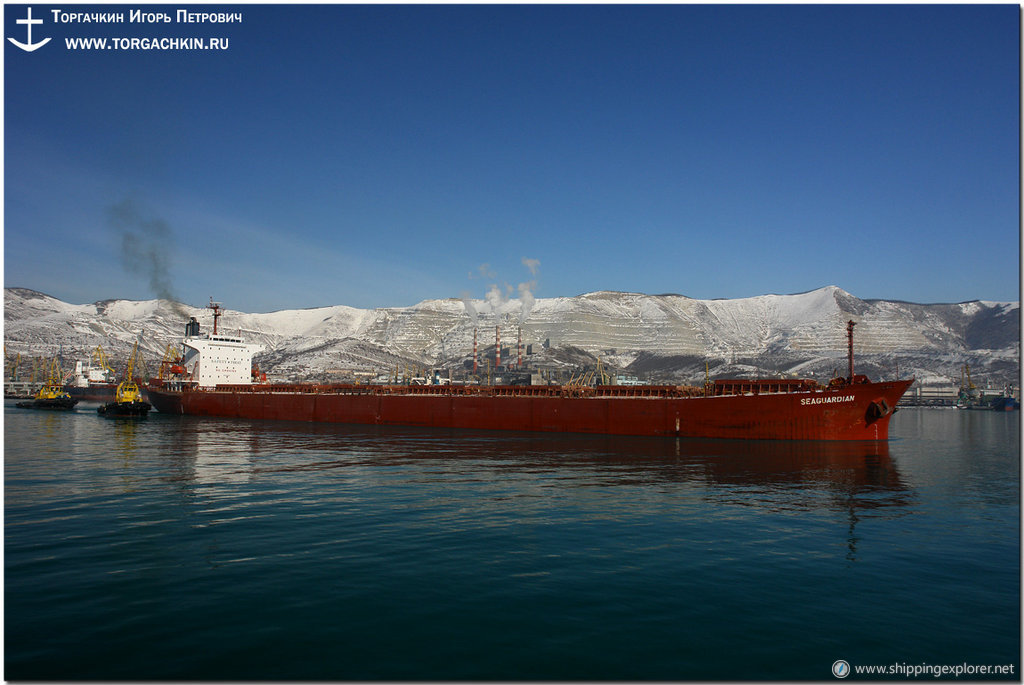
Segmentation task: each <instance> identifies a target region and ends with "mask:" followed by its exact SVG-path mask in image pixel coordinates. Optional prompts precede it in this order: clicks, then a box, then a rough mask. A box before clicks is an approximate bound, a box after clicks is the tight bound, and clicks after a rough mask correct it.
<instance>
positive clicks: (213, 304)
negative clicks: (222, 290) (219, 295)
mask: <svg viewBox="0 0 1024 685" xmlns="http://www.w3.org/2000/svg"><path fill="white" fill-rule="evenodd" d="M207 309H212V310H213V334H214V335H217V319H219V318H220V315H221V311H220V302H214V301H213V297H211V298H210V304H209V305H208V306H207Z"/></svg>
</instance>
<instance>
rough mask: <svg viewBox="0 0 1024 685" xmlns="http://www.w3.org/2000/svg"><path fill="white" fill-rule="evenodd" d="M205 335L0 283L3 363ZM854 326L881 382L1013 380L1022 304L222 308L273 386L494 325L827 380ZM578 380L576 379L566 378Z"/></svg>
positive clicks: (772, 300) (417, 358)
mask: <svg viewBox="0 0 1024 685" xmlns="http://www.w3.org/2000/svg"><path fill="white" fill-rule="evenodd" d="M189 316H194V317H196V318H197V319H198V320H199V321H200V322H201V324H202V325H203V326H204V330H209V329H210V327H211V326H212V316H211V312H210V310H209V309H206V308H203V307H189V306H185V305H180V304H177V303H170V302H167V301H164V300H148V301H142V302H138V301H129V300H112V301H103V302H97V303H95V304H86V305H75V304H67V303H65V302H61V301H60V300H57V299H54V298H52V297H49V296H47V295H44V294H42V293H38V292H34V291H31V290H25V289H20V288H6V289H5V290H4V324H5V325H4V342H5V350H6V355H7V357H8V359H12V358H15V357H16V355H18V354H20V355H21V356H22V358H23V359H24V358H28V357H37V356H38V357H43V356H52V355H54V354H56V353H57V352H58V351H59V352H60V354H61V355H62V358H63V359H64V360H67V361H70V360H76V359H87V358H88V357H89V355H90V353H91V351H92V350H93V349H94V348H95V347H96V346H98V345H101V346H103V348H104V349H105V350H106V352H107V353H108V355H110V356H111V357H112V358H114V359H115V360H117V359H123V358H125V357H126V356H127V353H128V350H129V349H130V348H131V345H132V344H133V343H134V342H135V341H136V340H138V341H139V343H140V349H142V350H143V352H144V356H145V357H146V359H147V360H148V362H149V368H150V370H151V371H155V369H156V366H157V364H158V362H159V360H160V359H161V358H162V356H163V354H164V352H165V350H166V348H167V346H168V345H169V344H171V345H173V344H177V343H178V342H179V341H180V339H181V337H182V332H183V330H184V324H185V322H186V320H187V317H189ZM849 319H853V320H854V321H856V322H857V327H856V331H855V344H856V352H857V371H858V372H863V373H867V374H868V375H870V376H872V377H876V378H879V377H881V378H892V377H894V376H895V375H896V373H897V369H898V373H899V375H900V376H903V377H906V376H909V375H916V376H917V377H918V378H919V379H922V380H928V379H935V380H939V379H943V378H945V379H956V378H958V377H959V374H960V370H961V368H962V366H963V365H964V364H965V363H966V364H968V365H969V367H970V371H971V374H972V377H973V379H974V381H975V382H976V383H978V382H979V381H980V382H983V383H990V384H992V385H994V386H999V385H1005V384H1010V383H1012V384H1015V385H1016V384H1017V382H1018V377H1019V375H1020V303H1019V302H980V301H974V302H963V303H959V304H912V303H907V302H897V301H885V300H861V299H859V298H857V297H855V296H853V295H851V294H850V293H847V292H846V291H844V290H842V289H840V288H837V287H835V286H828V287H825V288H820V289H818V290H814V291H811V292H807V293H800V294H796V295H761V296H758V297H750V298H743V299H735V300H695V299H691V298H688V297H684V296H681V295H644V294H639V293H620V292H596V293H588V294H585V295H579V296H577V297H555V298H546V299H536V300H533V299H532V298H530V299H528V300H519V299H506V300H498V299H495V298H492V299H490V300H467V301H463V300H458V299H445V300H425V301H423V302H420V303H419V304H417V305H414V306H412V307H404V308H382V309H355V308H352V307H346V306H343V305H337V306H332V307H321V308H316V309H296V310H287V311H278V312H271V313H267V314H247V313H243V312H237V311H232V310H230V309H229V310H224V316H223V317H222V318H221V326H222V328H223V330H224V331H225V332H230V333H241V335H242V336H244V337H245V338H247V339H248V340H250V341H252V342H259V343H261V344H263V345H264V346H265V348H266V350H267V351H266V352H265V353H263V354H261V355H260V356H259V357H257V361H258V362H259V363H260V366H261V367H262V368H263V369H264V370H266V371H267V372H268V375H270V376H271V377H273V378H275V379H278V380H300V379H302V380H308V379H325V380H326V379H331V378H338V377H340V376H341V375H344V374H345V373H351V372H353V371H377V372H388V371H390V370H393V369H394V368H395V367H396V366H402V365H406V364H408V365H413V366H422V367H442V368H450V369H453V370H455V371H456V372H458V371H460V370H462V369H464V368H466V367H467V366H469V365H471V361H470V360H471V358H472V353H473V336H474V330H475V331H476V333H477V341H478V349H479V359H480V365H481V368H484V363H485V360H493V358H494V348H495V328H496V327H500V329H501V343H502V347H503V348H504V349H503V352H502V359H503V360H506V361H507V360H510V359H513V358H515V357H517V356H518V355H517V338H518V336H519V335H520V329H521V335H522V343H523V349H524V351H525V350H526V349H527V346H529V348H530V350H531V352H532V354H530V355H527V356H526V361H528V362H530V363H531V364H532V365H533V366H535V367H541V368H547V369H564V370H565V371H567V372H568V371H569V370H571V368H572V367H574V366H580V365H588V364H591V365H592V364H594V363H596V362H597V359H598V358H600V359H601V361H602V362H603V363H604V365H605V366H606V367H611V368H613V369H619V370H621V371H624V372H626V373H631V374H634V375H638V376H640V377H641V378H644V379H650V380H653V381H655V382H693V381H696V380H701V381H702V380H703V376H704V370H705V363H707V364H708V366H709V367H710V372H711V374H712V375H714V376H719V377H721V376H727V375H777V374H787V375H788V374H791V375H797V376H810V377H815V376H817V377H819V378H820V377H825V378H827V377H829V376H830V375H831V374H832V372H833V371H835V370H839V371H840V372H844V371H845V363H846V361H845V359H846V321H847V320H849ZM566 377H567V376H566Z"/></svg>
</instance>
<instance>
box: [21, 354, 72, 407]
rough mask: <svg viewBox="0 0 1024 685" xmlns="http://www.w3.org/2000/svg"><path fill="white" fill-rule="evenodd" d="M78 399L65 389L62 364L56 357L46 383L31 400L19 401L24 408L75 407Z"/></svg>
mask: <svg viewBox="0 0 1024 685" xmlns="http://www.w3.org/2000/svg"><path fill="white" fill-rule="evenodd" d="M76 404H78V400H77V399H75V398H74V397H72V396H71V395H69V394H68V393H67V391H65V390H64V386H63V385H62V384H61V378H60V365H59V364H58V363H57V360H56V359H54V360H53V362H52V363H51V364H50V374H49V376H48V377H47V379H46V383H45V384H44V385H43V387H42V388H40V389H39V392H38V393H36V396H35V397H33V398H32V399H31V400H26V401H24V402H18V405H17V406H19V407H21V408H22V409H74V407H75V405H76Z"/></svg>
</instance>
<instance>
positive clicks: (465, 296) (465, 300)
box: [462, 292, 477, 328]
mask: <svg viewBox="0 0 1024 685" xmlns="http://www.w3.org/2000/svg"><path fill="white" fill-rule="evenodd" d="M462 306H464V307H465V308H466V314H468V315H469V320H470V322H471V323H472V324H473V327H474V328H476V317H477V314H476V307H474V306H473V301H472V300H471V299H470V294H469V293H468V292H463V293H462Z"/></svg>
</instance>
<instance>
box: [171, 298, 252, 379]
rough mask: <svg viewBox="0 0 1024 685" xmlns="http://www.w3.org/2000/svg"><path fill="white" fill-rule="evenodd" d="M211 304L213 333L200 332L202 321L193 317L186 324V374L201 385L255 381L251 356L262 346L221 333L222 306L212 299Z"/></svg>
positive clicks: (183, 345) (182, 363) (183, 362)
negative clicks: (218, 319) (218, 328)
mask: <svg viewBox="0 0 1024 685" xmlns="http://www.w3.org/2000/svg"><path fill="white" fill-rule="evenodd" d="M210 305H211V308H212V309H213V310H214V323H213V331H214V332H213V334H212V335H209V334H200V333H199V322H198V321H196V320H195V318H194V317H193V318H192V319H191V320H190V321H189V322H188V324H187V325H186V326H185V339H184V340H183V341H182V348H183V350H182V352H183V353H182V357H181V366H183V367H184V368H185V375H186V377H187V378H188V379H189V380H190V381H192V382H194V383H195V384H196V385H197V386H198V387H200V388H213V387H215V386H217V385H240V384H246V383H252V357H253V355H254V354H256V353H257V352H260V351H262V350H263V346H262V345H253V344H250V343H247V342H245V341H244V340H242V339H241V338H238V337H234V336H230V335H220V334H218V333H217V317H219V316H220V307H219V305H216V304H215V303H213V302H211V303H210Z"/></svg>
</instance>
